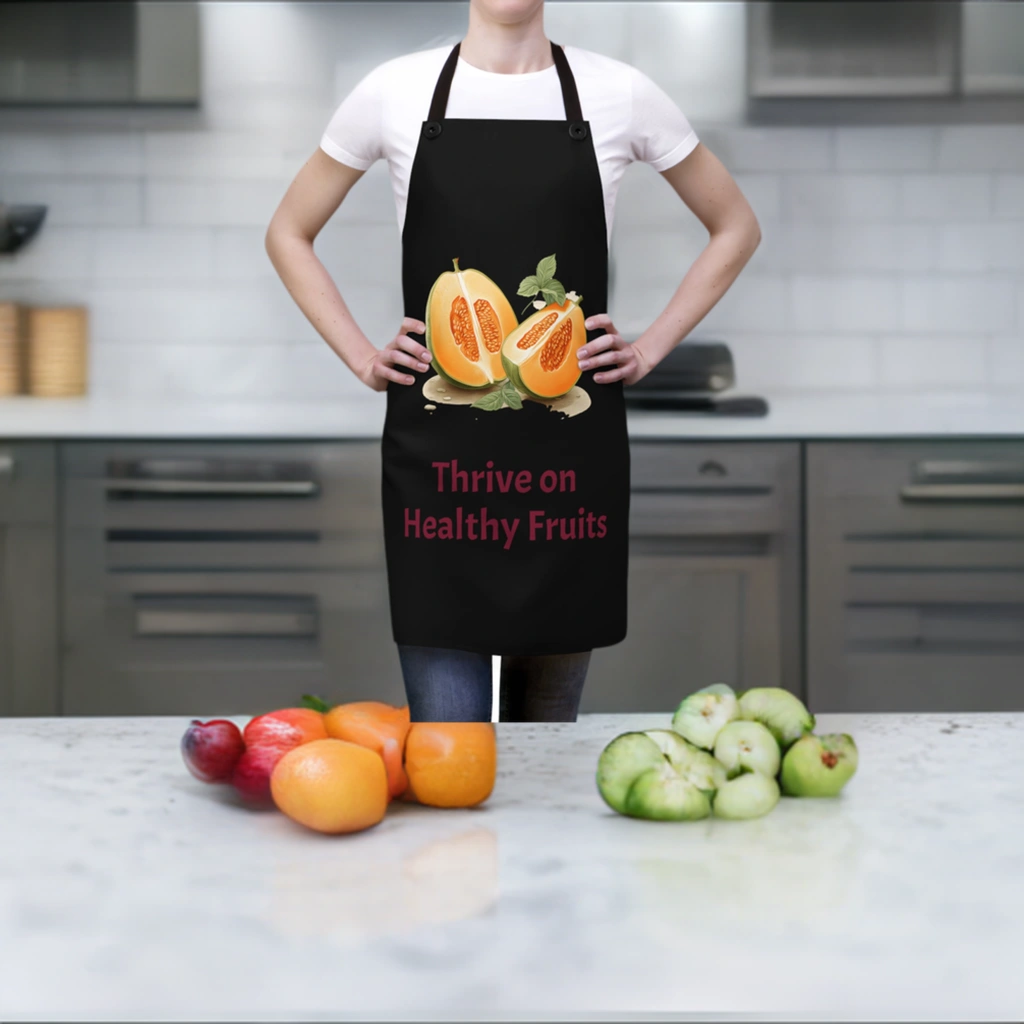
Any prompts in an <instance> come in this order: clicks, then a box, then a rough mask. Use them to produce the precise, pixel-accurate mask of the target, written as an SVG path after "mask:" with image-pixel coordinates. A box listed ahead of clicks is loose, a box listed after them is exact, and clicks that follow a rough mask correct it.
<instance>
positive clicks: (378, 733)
mask: <svg viewBox="0 0 1024 1024" xmlns="http://www.w3.org/2000/svg"><path fill="white" fill-rule="evenodd" d="M324 726H325V727H326V729H327V735H328V736H333V737H334V738H335V739H339V740H348V741H349V742H350V743H358V744H360V745H361V746H364V747H368V748H369V749H370V750H375V751H376V752H377V753H378V754H380V756H381V757H382V758H383V759H384V767H385V768H386V769H387V773H388V795H389V797H390V798H391V799H394V798H395V797H397V796H400V795H401V794H402V793H404V792H405V789H406V787H407V786H408V784H409V780H408V777H407V776H406V774H405V769H404V768H403V767H402V754H403V752H404V749H405V736H406V733H408V731H409V705H408V704H406V705H404V706H403V707H400V708H398V707H395V706H394V705H393V704H385V703H383V702H382V701H376V700H360V701H352V702H350V703H348V704H338V705H337V706H336V707H333V708H331V710H330V711H328V712H327V713H326V714H325V715H324Z"/></svg>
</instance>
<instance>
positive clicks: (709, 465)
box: [697, 459, 729, 477]
mask: <svg viewBox="0 0 1024 1024" xmlns="http://www.w3.org/2000/svg"><path fill="white" fill-rule="evenodd" d="M697 472H698V473H700V475H701V476H717V477H723V476H728V475H729V472H728V470H727V469H726V468H725V466H723V465H722V464H721V463H720V462H719V461H718V460H717V459H708V460H707V462H702V463H701V464H700V469H699V470H698V471H697Z"/></svg>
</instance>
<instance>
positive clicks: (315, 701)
mask: <svg viewBox="0 0 1024 1024" xmlns="http://www.w3.org/2000/svg"><path fill="white" fill-rule="evenodd" d="M301 706H302V707H304V708H309V709H310V710H311V711H321V712H325V711H330V710H331V706H330V704H327V703H326V702H325V701H324V700H323V699H322V698H320V697H316V696H314V695H313V694H310V693H304V694H303V695H302V705H301Z"/></svg>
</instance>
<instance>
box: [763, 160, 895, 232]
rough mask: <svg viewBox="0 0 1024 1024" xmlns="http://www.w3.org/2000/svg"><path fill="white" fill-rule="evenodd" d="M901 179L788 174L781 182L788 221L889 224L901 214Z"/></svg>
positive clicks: (875, 175)
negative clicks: (879, 222)
mask: <svg viewBox="0 0 1024 1024" xmlns="http://www.w3.org/2000/svg"><path fill="white" fill-rule="evenodd" d="M899 202H900V190H899V179H898V178H896V177H894V176H892V175H888V176H887V175H882V174H837V173H835V172H832V173H829V174H789V175H787V176H786V177H785V178H784V179H783V182H782V216H783V218H784V219H786V220H790V221H797V220H810V221H814V222H816V223H822V222H824V223H829V222H832V221H856V222H857V223H864V222H865V221H883V222H890V221H892V220H893V218H894V217H896V216H897V213H898V211H899Z"/></svg>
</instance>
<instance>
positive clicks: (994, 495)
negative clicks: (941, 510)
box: [900, 484, 1024, 501]
mask: <svg viewBox="0 0 1024 1024" xmlns="http://www.w3.org/2000/svg"><path fill="white" fill-rule="evenodd" d="M900 497H901V498H903V500H904V501H1024V484H905V485H904V486H903V487H902V488H901V489H900Z"/></svg>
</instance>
